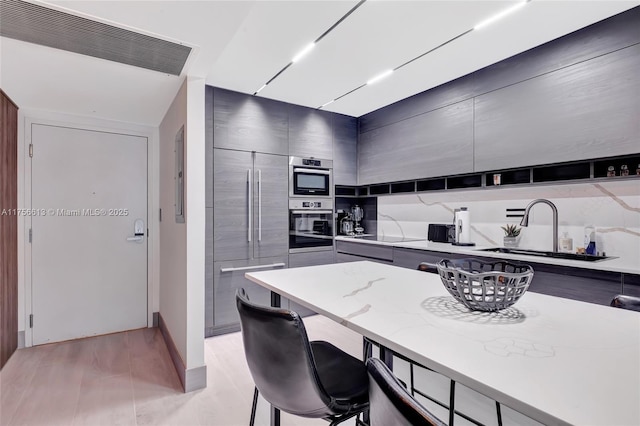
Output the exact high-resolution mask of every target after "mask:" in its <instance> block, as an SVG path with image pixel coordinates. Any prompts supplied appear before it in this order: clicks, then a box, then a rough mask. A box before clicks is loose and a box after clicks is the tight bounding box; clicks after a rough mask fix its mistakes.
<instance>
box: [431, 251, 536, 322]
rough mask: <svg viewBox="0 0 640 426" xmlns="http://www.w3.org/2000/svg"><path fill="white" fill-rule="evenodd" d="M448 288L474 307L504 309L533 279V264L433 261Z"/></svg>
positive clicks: (468, 260)
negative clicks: (435, 262)
mask: <svg viewBox="0 0 640 426" xmlns="http://www.w3.org/2000/svg"><path fill="white" fill-rule="evenodd" d="M436 266H437V267H438V273H439V274H440V279H441V280H442V283H443V284H444V286H445V288H446V289H447V291H448V292H449V293H450V294H451V295H452V296H453V297H454V298H455V299H456V300H457V301H458V302H460V303H462V304H464V305H465V306H466V307H468V308H469V309H473V310H476V311H486V312H493V311H499V310H501V309H506V308H508V307H509V306H511V305H513V304H514V303H516V302H517V301H518V299H520V297H522V295H523V294H524V293H525V291H527V289H528V288H529V284H530V283H531V280H532V279H533V268H532V267H531V266H529V265H518V264H515V263H511V262H506V261H499V262H483V261H481V260H478V259H460V260H449V259H442V260H441V261H440V262H438V263H437V265H436Z"/></svg>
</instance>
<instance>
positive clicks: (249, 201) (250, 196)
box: [247, 169, 253, 242]
mask: <svg viewBox="0 0 640 426" xmlns="http://www.w3.org/2000/svg"><path fill="white" fill-rule="evenodd" d="M251 181H252V179H251V169H247V185H248V194H247V206H248V207H249V208H248V210H249V213H248V215H247V241H248V242H251V222H252V219H253V218H252V217H251V216H252V209H251V205H252V204H253V188H252V185H251V184H252V182H251Z"/></svg>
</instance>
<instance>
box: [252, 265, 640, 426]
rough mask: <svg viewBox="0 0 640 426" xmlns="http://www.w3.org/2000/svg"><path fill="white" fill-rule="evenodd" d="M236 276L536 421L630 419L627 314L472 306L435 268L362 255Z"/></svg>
mask: <svg viewBox="0 0 640 426" xmlns="http://www.w3.org/2000/svg"><path fill="white" fill-rule="evenodd" d="M246 277H247V278H248V279H249V280H251V281H253V282H255V283H257V284H259V285H261V286H263V287H266V288H267V289H269V290H271V291H272V292H275V293H277V294H280V295H282V296H284V297H286V298H288V299H289V300H293V301H295V302H296V303H299V304H301V305H303V306H305V307H307V308H309V309H312V310H314V311H316V312H318V313H320V314H322V315H325V316H327V317H329V318H331V319H332V320H334V321H336V322H338V323H340V324H342V325H344V326H346V327H348V328H350V329H352V330H354V331H356V332H358V333H360V334H362V335H363V336H365V337H367V338H369V339H371V340H373V341H375V342H377V343H379V344H380V345H383V346H384V347H387V348H389V349H391V350H392V351H394V352H396V353H398V354H400V355H402V356H403V357H406V358H408V359H410V360H413V361H415V362H416V363H419V364H421V365H423V366H425V367H427V368H429V369H432V370H434V371H436V372H438V373H440V374H443V375H444V376H446V377H449V378H450V379H451V380H454V381H455V382H456V383H460V384H463V385H464V386H467V387H469V388H471V389H473V390H475V391H477V392H479V393H481V394H483V395H485V396H487V397H489V398H491V399H493V400H495V401H497V402H498V403H500V404H504V405H505V406H507V407H510V408H512V409H514V410H516V411H518V412H520V413H522V414H524V415H525V416H528V417H530V418H531V419H534V420H536V421H538V422H540V423H542V424H546V425H555V424H575V425H638V424H640V405H639V404H638V401H640V314H639V313H637V312H631V311H624V310H621V309H615V308H611V307H605V306H598V305H594V304H590V303H583V302H578V301H573V300H568V299H563V298H558V297H552V296H547V295H542V294H536V293H531V292H528V293H526V294H525V295H524V296H523V297H522V298H521V299H520V300H519V301H518V302H517V303H516V305H514V306H513V307H511V308H509V309H506V310H504V311H500V312H497V313H482V312H473V311H469V310H467V309H466V308H464V307H463V306H462V305H459V304H458V303H457V302H455V301H454V299H453V298H452V297H451V296H450V295H449V294H448V293H447V292H446V290H445V289H444V287H443V285H442V283H441V282H440V278H439V276H437V275H433V274H424V273H422V272H419V271H414V270H410V269H404V268H398V267H395V266H390V265H383V264H379V263H375V262H368V261H363V262H351V263H343V264H336V265H322V266H312V267H305V268H294V269H286V270H278V271H265V272H252V273H248V274H246ZM445 420H446V419H445Z"/></svg>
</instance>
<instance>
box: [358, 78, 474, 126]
mask: <svg viewBox="0 0 640 426" xmlns="http://www.w3.org/2000/svg"><path fill="white" fill-rule="evenodd" d="M475 94H476V89H475V81H474V77H473V74H468V75H466V76H463V77H460V78H458V79H455V80H452V81H450V82H447V83H445V84H442V85H440V86H437V87H434V88H433V89H430V90H427V91H425V92H422V93H418V94H416V95H413V96H410V97H408V98H406V99H403V100H401V101H398V102H396V103H393V104H391V105H388V106H386V107H383V108H380V109H378V110H376V111H373V112H370V113H369V114H366V115H363V116H362V117H360V133H366V132H369V131H371V130H375V129H378V128H380V127H384V126H388V125H390V124H393V123H398V122H400V121H403V120H407V119H410V118H411V117H416V116H418V115H420V114H424V113H426V112H429V111H433V110H436V109H438V108H442V107H446V106H448V105H452V104H455V103H458V102H461V101H464V100H467V99H470V98H472V97H473V96H474V95H475Z"/></svg>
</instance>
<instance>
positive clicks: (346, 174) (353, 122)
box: [333, 114, 358, 185]
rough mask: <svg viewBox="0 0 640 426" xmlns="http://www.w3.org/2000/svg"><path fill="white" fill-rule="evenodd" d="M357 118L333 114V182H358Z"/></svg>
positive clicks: (355, 183) (345, 183) (340, 183)
mask: <svg viewBox="0 0 640 426" xmlns="http://www.w3.org/2000/svg"><path fill="white" fill-rule="evenodd" d="M357 142H358V119H357V118H355V117H349V116H348V115H341V114H333V183H334V185H357V184H358V182H357V181H358V146H357Z"/></svg>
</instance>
